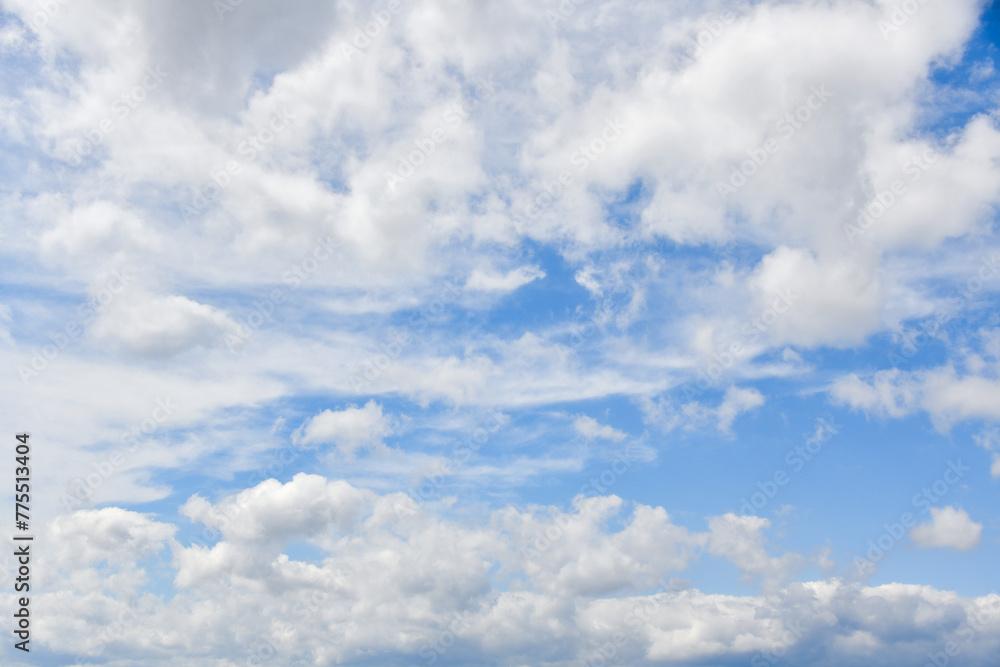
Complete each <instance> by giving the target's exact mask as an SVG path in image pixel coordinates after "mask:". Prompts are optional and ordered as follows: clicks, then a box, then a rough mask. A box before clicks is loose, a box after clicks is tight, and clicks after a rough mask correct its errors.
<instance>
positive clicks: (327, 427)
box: [295, 401, 392, 456]
mask: <svg viewBox="0 0 1000 667" xmlns="http://www.w3.org/2000/svg"><path fill="white" fill-rule="evenodd" d="M391 433H392V420H391V419H390V418H389V416H388V415H385V414H383V413H382V406H381V405H379V404H378V403H376V402H375V401H368V403H366V404H365V406H364V407H362V408H359V407H356V406H351V407H348V408H344V409H343V410H339V411H337V412H334V411H333V410H324V411H323V412H321V413H319V414H318V415H316V416H315V417H313V418H312V419H310V420H309V421H308V422H306V423H305V424H303V425H302V426H301V427H299V429H298V430H297V431H296V434H295V441H296V443H298V444H301V445H319V444H335V445H336V446H337V449H338V450H340V452H341V453H342V454H344V455H345V456H353V455H354V453H355V452H356V451H357V450H358V449H372V450H378V449H381V448H383V447H384V446H385V445H384V444H383V442H382V439H383V438H385V436H387V435H389V434H391Z"/></svg>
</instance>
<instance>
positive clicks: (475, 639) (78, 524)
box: [2, 474, 1000, 667]
mask: <svg viewBox="0 0 1000 667" xmlns="http://www.w3.org/2000/svg"><path fill="white" fill-rule="evenodd" d="M402 501H403V496H402V495H401V494H387V495H381V496H380V495H378V494H375V493H372V492H370V491H365V490H362V489H358V488H355V487H353V486H351V485H349V484H346V483H344V482H341V481H337V480H327V479H324V478H322V477H319V476H316V475H305V474H300V475H296V476H295V477H294V478H293V479H292V480H290V481H289V482H287V483H284V484H281V483H279V482H277V481H275V480H268V481H266V482H263V483H261V484H259V485H257V486H256V487H254V488H252V489H246V490H243V491H240V492H239V493H237V494H235V495H233V496H231V497H229V498H224V499H222V500H220V501H219V502H217V503H214V504H213V503H210V502H208V501H207V500H205V499H203V498H201V497H200V496H194V497H192V498H191V499H190V500H188V502H187V503H186V504H185V505H184V506H183V508H182V510H181V512H182V514H183V515H184V516H185V517H187V518H189V519H191V520H192V521H194V522H195V523H196V524H205V525H206V526H208V527H211V528H212V529H214V530H216V531H218V532H216V533H215V537H213V538H212V540H213V541H214V540H215V539H216V538H218V542H217V543H216V544H214V545H210V546H200V545H198V544H190V545H188V542H189V541H190V538H179V537H178V532H177V529H176V527H174V526H172V525H170V524H165V523H160V522H155V521H151V520H150V519H148V518H147V517H145V516H144V515H140V514H136V513H134V512H127V511H124V510H121V509H118V508H105V509H102V510H95V511H87V512H76V513H73V514H69V515H66V516H64V517H61V518H60V519H59V520H58V521H56V522H54V523H53V524H51V525H49V526H46V527H45V530H44V537H45V540H46V544H49V545H50V548H51V549H50V550H51V554H50V555H51V557H52V561H51V563H50V564H48V565H46V564H45V563H41V562H40V563H39V567H42V566H43V565H44V570H45V576H46V581H47V582H48V590H44V591H39V592H38V593H37V594H36V598H37V599H33V600H32V602H33V604H36V603H37V604H39V605H40V606H42V605H47V606H49V607H51V613H50V614H48V615H47V616H46V617H45V618H47V619H48V622H50V623H52V624H54V627H59V628H61V632H58V633H45V632H40V633H39V635H38V637H37V641H38V642H40V643H41V645H44V646H45V647H46V648H48V649H50V650H55V651H61V652H78V653H83V654H84V655H87V656H90V657H93V658H96V657H100V658H101V659H109V660H117V661H119V662H135V661H137V660H141V661H142V663H143V664H149V665H167V664H176V662H177V660H178V659H182V660H184V661H185V664H192V665H198V667H201V666H202V665H204V666H206V667H207V665H209V664H212V663H213V662H214V663H217V664H221V662H225V661H229V662H231V661H232V660H234V659H241V658H239V656H246V655H247V654H248V653H249V654H252V653H254V652H255V651H257V650H261V649H262V647H263V648H266V649H267V650H268V651H269V652H272V653H271V655H273V656H274V657H277V658H280V659H285V660H289V661H292V662H294V661H296V660H299V659H316V658H319V659H321V660H324V661H328V662H351V661H356V660H362V659H364V658H365V656H367V655H370V653H371V652H372V651H380V652H383V653H385V652H390V653H392V654H396V655H398V660H397V659H396V658H389V659H388V663H387V664H392V665H396V664H399V665H404V666H405V665H406V664H408V663H409V662H412V661H413V660H414V659H415V658H414V656H418V655H421V659H423V657H424V656H426V655H431V654H436V655H437V656H438V659H445V660H461V661H463V662H467V663H470V664H472V663H479V662H483V661H484V660H485V661H489V660H493V661H497V660H500V661H503V662H506V663H511V664H527V663H531V664H538V662H539V660H544V661H546V662H551V663H554V664H560V663H562V664H566V663H569V662H579V661H586V660H587V659H588V658H589V657H590V656H591V655H593V654H594V653H593V652H594V650H595V647H601V646H603V645H604V644H605V642H608V641H611V640H612V637H613V635H614V634H615V633H617V632H621V633H622V634H623V635H624V636H626V637H627V638H628V641H627V642H625V643H618V644H613V645H615V646H616V647H617V650H618V651H619V653H618V657H617V659H619V660H620V661H622V662H624V663H627V664H636V665H645V664H659V663H660V662H662V661H663V660H665V659H667V658H668V657H669V658H670V659H675V660H676V659H678V658H682V659H684V660H687V661H713V662H722V661H726V662H730V661H731V662H736V661H743V662H746V661H748V660H749V659H750V658H751V657H753V655H754V654H755V653H758V652H762V651H766V650H769V649H772V648H774V647H775V646H779V645H780V646H784V647H785V648H786V650H787V651H788V653H787V655H786V657H787V658H788V659H789V660H792V661H795V662H797V663H802V662H803V661H806V660H809V659H813V658H807V657H806V656H816V655H822V656H824V659H825V660H827V661H828V662H830V663H831V664H857V663H858V661H860V660H864V661H866V663H867V664H893V663H898V662H899V661H901V660H904V661H906V662H919V660H921V659H923V658H925V656H926V654H927V652H929V651H934V650H937V649H938V648H939V647H940V646H944V645H945V643H946V642H947V641H952V640H957V639H960V638H961V635H960V634H956V633H960V631H961V630H960V628H961V627H962V625H963V623H964V622H966V620H969V621H970V622H971V619H974V618H979V619H983V618H986V619H987V620H986V621H985V623H986V625H985V626H982V625H978V626H976V627H982V628H983V632H982V633H980V635H979V637H980V641H979V642H976V643H972V644H968V645H967V646H966V647H965V649H964V650H963V656H964V657H965V659H967V660H970V661H971V662H973V663H975V662H976V661H980V660H982V661H985V660H987V659H988V657H989V656H992V655H995V651H996V650H998V649H1000V639H997V637H998V635H997V633H996V632H995V630H998V629H1000V621H998V620H997V618H996V616H995V614H991V615H990V616H983V615H982V612H983V611H985V610H990V611H998V610H1000V597H998V596H996V595H990V596H985V597H981V598H961V597H959V596H957V595H956V594H955V593H954V592H948V591H937V590H935V589H933V588H931V587H928V586H917V585H902V584H888V585H884V586H878V587H864V586H861V587H859V586H857V585H855V584H850V583H848V582H845V581H843V580H841V579H838V578H832V579H828V580H824V581H812V582H804V583H795V584H782V583H781V582H782V581H784V580H785V579H786V578H787V577H788V576H789V575H790V574H791V573H792V572H794V570H795V569H796V568H797V567H799V566H800V565H801V563H802V561H801V558H800V557H799V556H798V555H796V554H784V555H782V556H780V557H778V556H773V555H771V554H769V553H768V552H767V550H766V548H765V544H764V532H765V531H766V530H767V528H768V525H769V524H768V522H767V520H765V519H760V518H758V517H738V516H735V515H732V514H729V515H725V516H721V517H710V518H709V522H708V523H709V530H708V531H707V532H703V533H698V532H691V531H689V530H688V529H686V528H684V527H681V526H678V525H676V524H675V523H674V522H673V520H672V519H671V517H670V516H669V515H667V513H666V512H665V511H664V510H663V509H662V508H659V507H649V506H644V505H632V506H631V510H630V511H626V512H623V510H624V509H625V506H626V504H625V503H623V502H622V501H621V500H620V499H619V498H616V497H614V496H611V497H597V498H583V497H579V498H577V499H576V500H575V501H574V503H573V507H572V509H570V510H569V511H565V512H564V511H561V510H559V509H558V508H555V507H532V508H529V509H523V508H516V507H512V506H507V507H504V508H501V509H499V510H496V511H495V512H493V513H492V515H491V516H490V517H488V518H487V520H486V521H474V522H469V523H457V522H455V521H453V520H448V519H444V518H443V517H441V516H439V515H437V514H435V513H432V512H430V511H428V510H427V509H426V508H417V509H416V511H410V510H408V509H407V510H404V511H400V509H399V508H400V507H401V506H402V507H408V505H405V504H403V502H402ZM612 525H616V526H617V527H612ZM200 535H201V533H200V532H199V531H198V530H197V528H196V530H195V537H196V538H200ZM289 540H306V541H307V542H308V543H310V544H312V545H313V546H314V547H315V548H316V549H318V550H319V551H320V553H321V557H320V558H317V559H315V560H314V562H307V561H303V560H297V559H294V558H291V557H289V555H287V553H285V549H286V544H287V543H288V541H289ZM165 547H169V549H167V548H165ZM703 551H707V552H708V553H710V554H713V555H718V556H722V557H725V558H726V559H727V560H729V561H730V562H732V564H733V565H734V566H736V567H737V568H738V569H739V570H740V571H741V572H743V573H744V574H745V575H747V576H748V577H760V578H761V579H762V580H763V581H764V582H765V585H766V593H765V594H753V593H748V594H745V595H723V594H708V593H703V592H701V591H699V590H697V589H695V588H689V587H688V585H687V584H686V582H684V581H682V580H678V579H676V578H674V577H673V575H674V574H675V573H677V572H681V571H683V570H685V569H686V568H688V567H689V566H690V565H691V564H692V563H693V562H694V561H695V560H697V558H698V557H699V554H700V553H701V552H703ZM162 556H166V557H167V558H168V560H166V561H163V562H157V561H156V560H155V558H158V557H162ZM2 559H3V561H2V562H3V563H4V564H5V569H4V573H5V574H7V576H10V575H9V572H10V568H11V567H16V565H12V564H11V562H10V559H9V557H2ZM154 563H155V565H156V568H155V570H156V571H159V572H160V573H161V575H162V574H166V576H168V577H170V576H173V577H174V578H175V582H176V590H175V592H174V594H173V595H171V596H169V597H164V596H159V595H152V594H149V593H145V592H143V589H144V588H146V587H147V586H148V585H149V584H150V575H151V574H152V573H153V572H154V568H153V567H151V565H153V564H154ZM164 569H165V572H163V570H164ZM39 573H41V570H39ZM4 595H5V596H6V597H7V598H11V597H12V595H13V594H12V593H7V594H4ZM121 600H134V604H133V605H132V606H131V608H129V607H128V606H127V605H123V603H122V602H121ZM57 601H58V604H55V603H56V602H57ZM249 604H253V605H255V606H254V608H255V609H256V610H257V611H256V612H255V613H254V614H251V615H247V614H246V608H247V605H249ZM989 619H993V620H989ZM115 621H119V623H120V625H119V626H118V627H116V628H115V629H114V635H113V636H114V641H107V642H105V643H104V645H101V644H100V643H99V642H97V641H95V640H96V639H100V638H102V637H106V636H107V635H108V631H107V630H106V629H107V628H108V627H109V626H112V625H113V624H114V623H115ZM980 623H982V621H980ZM352 624H353V625H352ZM345 625H350V627H352V628H354V629H353V630H352V631H351V632H350V633H346V634H344V635H342V636H340V637H339V638H338V639H337V641H331V640H330V634H329V629H330V627H341V626H345ZM790 628H791V629H795V632H794V633H790V632H789V629H790ZM859 633H861V634H862V635H864V637H863V641H862V639H859ZM901 637H902V638H904V639H900V638H901ZM915 638H916V639H915ZM268 641H270V645H269V644H268ZM435 647H436V648H435ZM862 655H864V656H866V657H864V658H862V657H861V656H862ZM179 656H180V657H179ZM539 656H541V657H539Z"/></svg>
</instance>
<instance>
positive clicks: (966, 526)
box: [910, 506, 983, 551]
mask: <svg viewBox="0 0 1000 667" xmlns="http://www.w3.org/2000/svg"><path fill="white" fill-rule="evenodd" d="M982 532H983V524H981V523H975V522H974V521H973V520H972V519H971V518H970V517H969V514H968V512H966V511H965V510H963V509H961V508H958V509H956V508H954V507H950V506H949V507H932V508H931V520H930V521H929V522H928V523H922V524H920V525H919V526H914V527H913V528H912V529H911V530H910V537H911V538H912V539H913V542H914V543H915V544H916V545H917V546H918V547H922V548H925V549H931V548H942V547H950V548H952V549H954V550H955V551H969V550H971V549H975V548H976V547H978V546H979V541H980V536H981V535H982Z"/></svg>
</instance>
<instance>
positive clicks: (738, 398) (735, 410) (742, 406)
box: [715, 387, 765, 432]
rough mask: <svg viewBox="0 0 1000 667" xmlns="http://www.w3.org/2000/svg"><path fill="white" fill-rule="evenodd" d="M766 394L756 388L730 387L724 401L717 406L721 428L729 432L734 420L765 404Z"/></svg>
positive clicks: (716, 412)
mask: <svg viewBox="0 0 1000 667" xmlns="http://www.w3.org/2000/svg"><path fill="white" fill-rule="evenodd" d="M764 401H765V399H764V395H763V394H761V393H760V392H759V391H757V390H756V389H754V388H752V387H751V388H749V389H745V388H743V387H729V388H728V389H726V394H725V396H723V398H722V403H721V404H720V405H719V407H718V408H716V411H715V414H716V416H717V417H718V419H719V430H720V431H725V432H729V431H730V430H731V429H732V426H733V421H734V420H735V419H736V418H737V417H738V416H740V415H741V414H743V413H744V412H749V411H751V410H753V409H755V408H759V407H760V406H762V405H764Z"/></svg>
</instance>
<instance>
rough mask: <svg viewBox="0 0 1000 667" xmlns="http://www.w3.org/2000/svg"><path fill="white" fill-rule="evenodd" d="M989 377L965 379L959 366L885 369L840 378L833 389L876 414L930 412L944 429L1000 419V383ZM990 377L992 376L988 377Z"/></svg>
mask: <svg viewBox="0 0 1000 667" xmlns="http://www.w3.org/2000/svg"><path fill="white" fill-rule="evenodd" d="M982 370H983V372H984V374H973V373H969V374H966V375H961V374H960V373H959V372H958V371H957V370H956V369H955V366H954V365H953V364H948V365H944V366H938V367H935V368H930V369H927V370H920V371H909V372H908V371H902V370H899V369H891V370H883V371H878V372H877V373H875V374H874V375H873V376H872V377H871V379H870V380H863V379H861V378H860V377H859V376H858V375H857V374H855V373H851V374H848V375H845V376H842V377H840V378H838V379H836V380H835V381H834V382H833V383H832V384H831V385H830V386H829V387H828V389H827V391H828V392H829V394H830V397H831V399H832V400H833V401H834V402H835V403H839V404H842V405H848V406H850V407H851V408H853V409H857V410H863V411H865V412H868V413H870V414H877V415H886V416H889V417H893V418H900V417H905V416H907V415H910V414H913V413H914V412H916V411H917V410H923V411H925V412H927V413H928V414H929V415H930V416H931V418H932V419H933V421H934V424H935V426H936V427H937V428H938V429H939V430H941V431H947V430H948V429H949V428H950V427H951V425H952V424H954V423H956V422H959V421H963V420H968V419H987V420H995V419H1000V405H998V403H997V401H995V400H993V397H994V396H997V395H1000V380H998V379H996V378H995V377H990V375H993V374H995V372H996V371H995V370H992V369H991V368H989V367H986V368H983V369H982ZM987 373H988V374H987Z"/></svg>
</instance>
